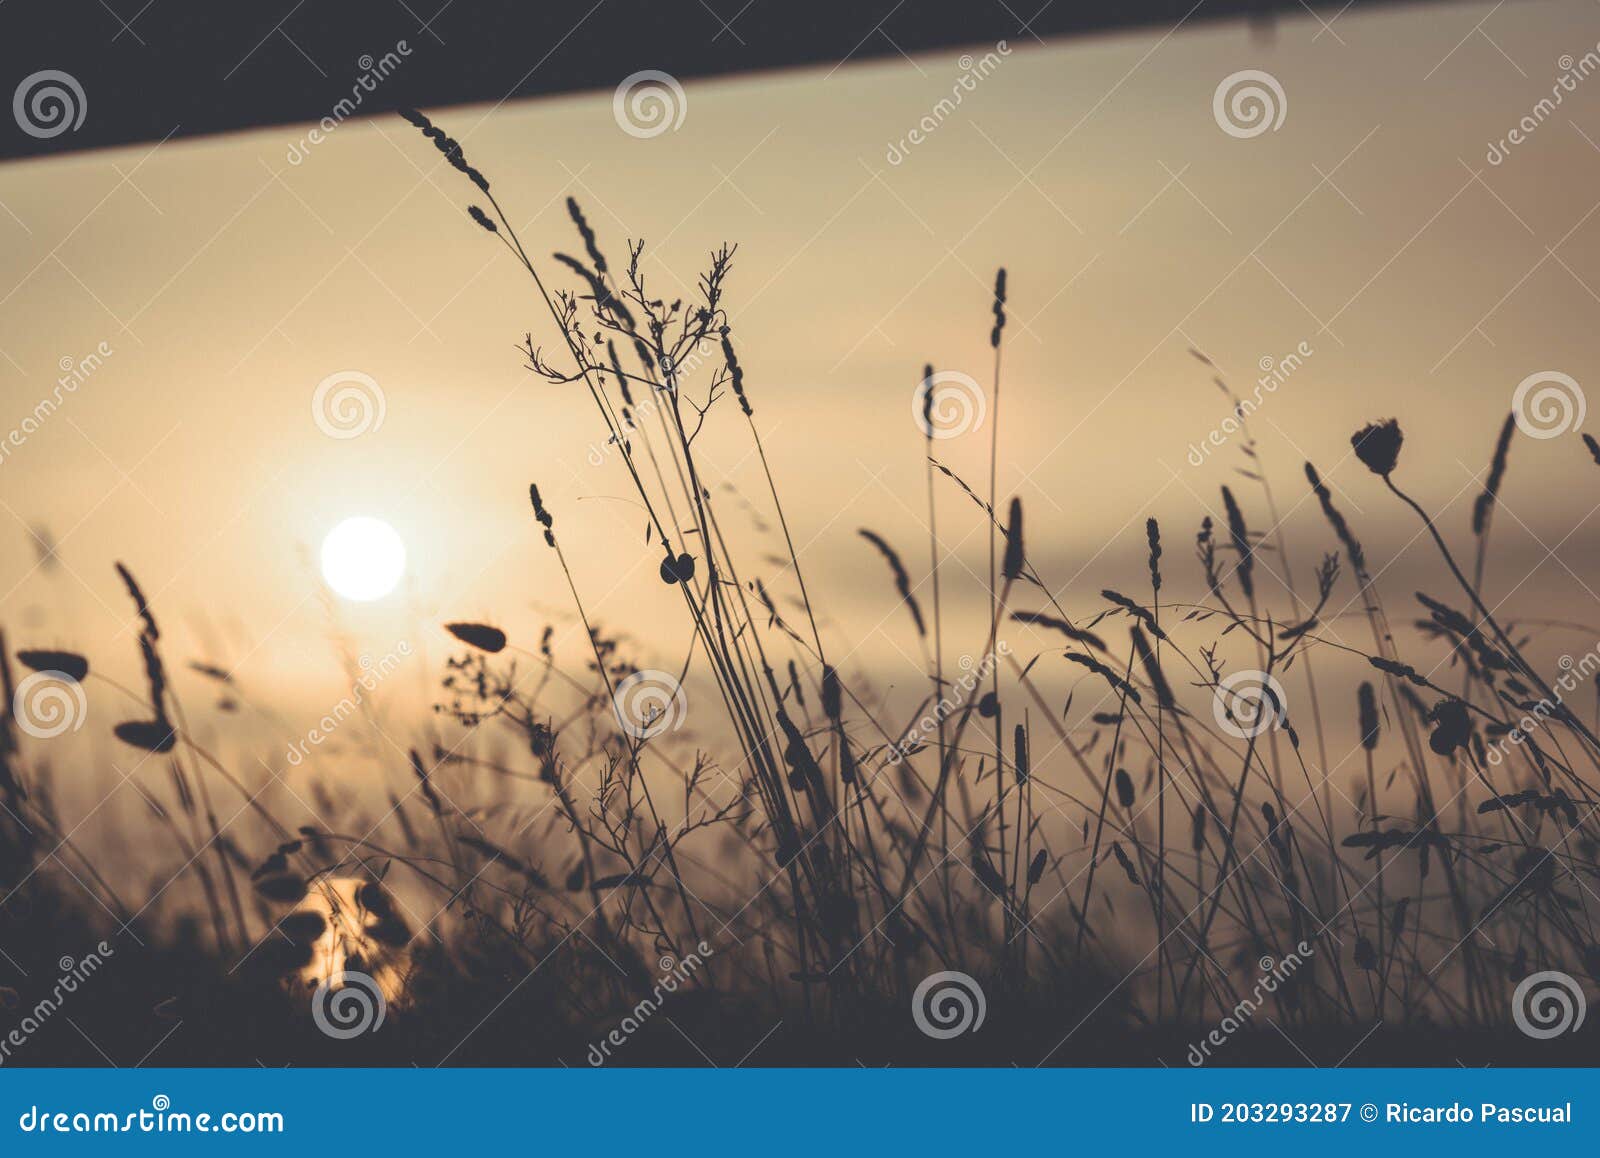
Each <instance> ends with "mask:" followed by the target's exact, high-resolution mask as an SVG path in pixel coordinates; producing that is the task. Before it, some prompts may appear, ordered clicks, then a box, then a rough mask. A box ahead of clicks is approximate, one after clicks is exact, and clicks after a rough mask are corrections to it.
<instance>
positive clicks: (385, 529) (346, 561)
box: [322, 515, 406, 603]
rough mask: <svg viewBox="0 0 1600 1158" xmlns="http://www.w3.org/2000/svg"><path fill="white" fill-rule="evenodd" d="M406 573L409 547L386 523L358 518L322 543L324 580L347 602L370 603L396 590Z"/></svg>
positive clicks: (341, 527) (331, 534)
mask: <svg viewBox="0 0 1600 1158" xmlns="http://www.w3.org/2000/svg"><path fill="white" fill-rule="evenodd" d="M405 569H406V545H405V543H403V542H402V541H401V539H400V535H399V533H398V532H397V531H396V530H395V529H394V528H393V527H391V526H390V525H389V524H388V523H386V522H384V521H383V520H382V519H374V518H370V517H369V516H366V515H357V516H356V517H354V518H349V519H346V520H345V521H344V522H342V523H340V524H339V525H338V526H337V527H335V528H333V530H331V531H329V532H328V535H327V538H325V539H323V540H322V577H323V578H324V579H326V580H327V581H328V586H329V587H332V588H333V589H334V590H335V591H337V592H338V593H339V594H340V595H342V596H344V597H345V598H346V599H353V600H355V601H356V602H357V603H369V602H371V601H372V600H374V599H382V598H383V597H384V596H385V595H387V594H389V592H391V591H393V590H394V589H395V586H396V584H398V583H399V582H400V577H401V576H402V575H403V574H404V573H405Z"/></svg>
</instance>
